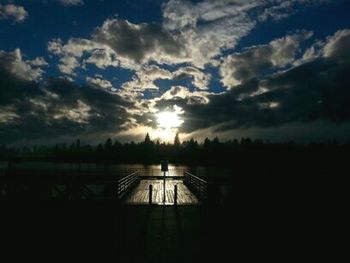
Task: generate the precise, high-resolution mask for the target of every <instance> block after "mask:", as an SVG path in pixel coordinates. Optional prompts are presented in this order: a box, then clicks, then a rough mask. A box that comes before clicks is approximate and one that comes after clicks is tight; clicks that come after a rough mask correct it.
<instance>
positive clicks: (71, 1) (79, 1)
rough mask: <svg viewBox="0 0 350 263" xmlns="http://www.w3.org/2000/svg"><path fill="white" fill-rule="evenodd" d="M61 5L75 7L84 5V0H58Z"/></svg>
mask: <svg viewBox="0 0 350 263" xmlns="http://www.w3.org/2000/svg"><path fill="white" fill-rule="evenodd" d="M58 1H59V2H60V3H61V4H63V5H65V6H75V5H83V4H84V1H83V0H58Z"/></svg>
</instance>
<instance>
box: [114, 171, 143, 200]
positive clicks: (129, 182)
mask: <svg viewBox="0 0 350 263" xmlns="http://www.w3.org/2000/svg"><path fill="white" fill-rule="evenodd" d="M139 182H140V176H139V172H138V171H136V172H133V173H131V174H129V175H127V176H125V177H123V178H121V179H119V180H118V184H117V197H118V199H122V198H123V197H124V196H125V195H126V194H128V193H129V192H130V191H131V190H132V189H133V188H134V186H135V185H136V184H138V183H139Z"/></svg>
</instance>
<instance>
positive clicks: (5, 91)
mask: <svg viewBox="0 0 350 263" xmlns="http://www.w3.org/2000/svg"><path fill="white" fill-rule="evenodd" d="M131 106H132V105H130V104H129V103H127V102H125V101H124V100H122V99H121V98H120V97H119V96H118V95H115V94H111V93H108V92H107V91H105V90H103V89H100V88H96V87H92V86H88V85H87V86H77V85H75V84H73V83H71V82H70V81H68V80H64V79H49V80H47V81H46V83H44V84H41V85H39V84H38V83H36V82H31V81H27V80H23V79H20V78H18V77H16V76H14V75H13V74H12V73H10V72H9V71H7V70H6V69H3V68H1V67H0V143H10V142H15V141H18V140H32V139H42V138H44V139H50V138H57V137H60V136H79V135H86V134H89V133H94V132H110V133H115V132H118V131H120V130H121V129H122V125H123V124H125V123H126V121H127V117H128V114H127V112H126V110H125V108H130V107H131Z"/></svg>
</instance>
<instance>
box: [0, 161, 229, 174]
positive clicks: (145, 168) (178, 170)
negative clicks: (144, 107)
mask: <svg viewBox="0 0 350 263" xmlns="http://www.w3.org/2000/svg"><path fill="white" fill-rule="evenodd" d="M7 166H8V164H7V162H0V169H1V170H4V169H7ZM12 167H13V168H14V169H19V170H27V169H28V170H35V171H38V173H39V172H44V171H45V172H49V171H50V170H52V171H56V170H74V169H79V164H77V163H54V162H20V163H15V164H13V166H12ZM80 170H81V172H82V173H84V172H86V173H88V174H90V173H94V174H98V173H101V174H108V175H113V174H115V175H117V176H123V175H127V174H129V173H131V172H133V171H139V172H140V175H141V176H163V173H162V172H161V167H160V164H159V165H144V164H107V165H105V164H92V163H82V164H81V165H80ZM185 171H188V172H190V173H193V174H195V175H197V176H200V177H213V176H230V175H232V174H234V170H233V169H232V168H228V167H216V166H215V167H214V166H186V165H176V164H169V172H167V173H166V175H167V176H183V174H184V172H185Z"/></svg>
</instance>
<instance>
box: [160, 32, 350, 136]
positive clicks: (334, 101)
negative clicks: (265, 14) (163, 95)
mask: <svg viewBox="0 0 350 263" xmlns="http://www.w3.org/2000/svg"><path fill="white" fill-rule="evenodd" d="M349 39H350V31H349V30H344V31H339V32H337V33H336V34H335V35H334V36H332V37H330V38H329V39H328V40H327V43H326V44H324V48H323V53H324V55H323V56H322V57H318V58H315V59H314V60H313V61H311V62H308V63H305V64H302V65H300V66H297V67H294V68H292V69H290V70H288V71H285V72H281V73H278V74H275V75H274V76H270V77H267V78H265V79H263V80H258V79H254V78H253V79H250V80H249V81H246V82H244V83H242V84H241V85H238V86H236V87H235V88H233V89H231V90H229V91H227V92H225V93H223V94H219V95H209V96H208V99H209V101H210V102H209V103H207V104H189V103H188V99H187V98H179V97H174V98H173V99H167V100H166V99H163V100H160V101H158V102H157V105H156V107H157V108H159V109H165V108H170V107H171V106H172V105H177V106H180V107H182V108H183V110H184V115H183V116H182V117H183V118H184V120H185V122H184V125H183V126H182V127H181V129H182V131H183V132H193V131H196V130H198V129H204V128H209V127H213V126H217V127H219V128H217V130H216V131H223V130H231V129H242V128H252V127H277V126H280V125H284V124H288V123H298V122H299V123H311V122H314V121H326V122H331V123H338V124H340V123H346V122H349V121H350V103H349V101H350V89H349V87H350V74H349V72H350V59H349V57H350V56H349V54H350V52H349V50H350V45H349ZM329 50H333V51H334V52H327V51H329ZM339 54H341V55H339Z"/></svg>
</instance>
